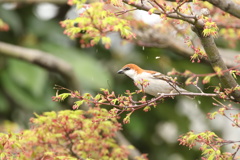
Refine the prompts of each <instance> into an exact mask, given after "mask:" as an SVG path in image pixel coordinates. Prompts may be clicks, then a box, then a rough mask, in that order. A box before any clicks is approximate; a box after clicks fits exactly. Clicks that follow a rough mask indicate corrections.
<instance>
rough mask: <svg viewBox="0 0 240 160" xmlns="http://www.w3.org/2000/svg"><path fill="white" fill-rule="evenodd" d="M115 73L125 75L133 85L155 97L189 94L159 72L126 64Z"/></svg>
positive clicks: (170, 78)
mask: <svg viewBox="0 0 240 160" xmlns="http://www.w3.org/2000/svg"><path fill="white" fill-rule="evenodd" d="M117 73H118V74H125V75H127V76H128V77H130V78H131V79H133V81H134V83H135V85H136V86H137V87H138V88H139V89H140V90H142V91H143V92H144V93H147V94H149V95H152V96H155V97H158V96H159V95H160V94H162V93H165V94H168V93H179V94H181V93H183V92H185V93H190V92H189V91H187V90H185V89H183V88H181V87H179V86H178V83H177V82H175V80H174V79H173V78H172V77H169V76H166V75H164V74H162V73H160V72H156V71H152V70H144V69H142V68H140V67H139V66H137V65H136V64H126V65H125V66H123V67H122V68H121V69H120V70H119V71H118V72H117Z"/></svg>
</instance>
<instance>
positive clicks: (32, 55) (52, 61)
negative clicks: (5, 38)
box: [0, 42, 80, 90]
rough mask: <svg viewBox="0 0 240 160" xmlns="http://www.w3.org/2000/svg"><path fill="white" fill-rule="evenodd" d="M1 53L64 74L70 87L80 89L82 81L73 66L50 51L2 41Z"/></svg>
mask: <svg viewBox="0 0 240 160" xmlns="http://www.w3.org/2000/svg"><path fill="white" fill-rule="evenodd" d="M0 54H2V55H5V56H9V57H13V58H17V59H22V60H24V61H27V62H30V63H33V64H36V65H38V66H40V67H43V68H46V69H47V70H49V71H54V72H57V73H59V74H60V75H62V76H63V78H64V79H65V81H66V82H67V83H68V85H69V87H70V88H72V89H75V90H76V89H77V90H78V89H80V83H79V81H78V80H77V78H76V76H75V73H74V71H73V68H72V66H71V65H70V64H68V63H67V62H65V61H64V60H62V59H60V58H58V57H55V56H53V55H51V54H50V53H47V52H42V51H39V50H36V49H28V48H24V47H19V46H16V45H12V44H7V43H4V42H0Z"/></svg>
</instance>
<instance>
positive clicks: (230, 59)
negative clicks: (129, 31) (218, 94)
mask: <svg viewBox="0 0 240 160" xmlns="http://www.w3.org/2000/svg"><path fill="white" fill-rule="evenodd" d="M159 30H161V29H158V28H153V27H150V26H148V25H146V26H145V27H144V28H143V27H141V28H140V29H138V28H134V33H135V34H136V36H137V38H136V39H135V42H136V43H137V44H139V45H141V46H145V47H157V48H168V49H170V50H172V51H173V52H174V53H176V54H178V55H180V56H183V57H186V58H189V57H190V56H192V55H193V54H194V51H193V50H192V49H191V48H190V47H188V46H187V45H186V44H185V43H184V42H183V39H180V38H178V37H173V36H170V35H166V33H164V32H160V31H159ZM197 45H198V44H197ZM200 45H201V44H200V43H199V46H200ZM218 50H219V53H220V55H221V57H222V59H223V61H224V63H225V64H226V65H227V67H229V68H231V67H235V66H237V65H238V63H236V62H235V58H234V57H235V56H237V55H239V52H237V51H234V50H230V49H223V48H218ZM203 61H205V62H207V63H209V61H208V60H205V59H203ZM238 69H240V68H238Z"/></svg>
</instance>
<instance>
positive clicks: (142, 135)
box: [0, 3, 238, 160]
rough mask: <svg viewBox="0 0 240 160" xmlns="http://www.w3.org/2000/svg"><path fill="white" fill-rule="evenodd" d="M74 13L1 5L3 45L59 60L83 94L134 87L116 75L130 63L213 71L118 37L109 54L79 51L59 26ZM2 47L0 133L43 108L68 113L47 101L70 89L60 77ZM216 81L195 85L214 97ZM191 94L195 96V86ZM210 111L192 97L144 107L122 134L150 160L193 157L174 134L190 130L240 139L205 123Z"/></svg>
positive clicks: (207, 102)
mask: <svg viewBox="0 0 240 160" xmlns="http://www.w3.org/2000/svg"><path fill="white" fill-rule="evenodd" d="M137 15H138V17H137V18H139V16H140V18H141V17H144V14H143V15H142V16H141V14H140V13H137ZM76 16H77V11H76V10H75V8H72V7H70V6H68V5H67V4H66V3H58V4H57V3H55V4H53V3H0V18H1V19H2V20H3V21H5V22H6V23H7V24H8V25H9V28H10V29H9V31H6V32H0V42H4V43H8V44H12V45H14V46H21V47H23V48H27V49H35V50H40V51H43V52H44V53H45V54H47V55H52V56H54V57H56V58H58V59H61V60H62V61H64V62H65V64H66V65H68V66H66V67H69V66H70V67H72V68H73V74H74V75H75V76H76V77H75V78H76V80H77V83H78V85H79V88H74V89H76V90H80V91H81V92H82V93H85V92H88V93H91V94H97V93H98V92H99V90H100V88H107V89H109V90H111V91H115V93H116V94H123V93H124V92H125V91H126V90H127V89H129V90H131V91H134V90H136V87H135V86H134V84H133V83H132V80H130V79H129V78H128V77H126V76H124V75H118V74H117V71H118V70H119V69H120V68H121V67H122V66H123V65H125V64H127V63H135V64H137V65H139V66H140V67H142V68H144V69H150V70H157V71H160V72H162V73H165V74H166V73H167V72H169V71H171V70H172V69H173V68H175V69H176V70H177V71H180V72H184V71H185V70H190V71H192V72H194V73H211V72H213V71H212V68H211V67H210V65H209V64H207V63H191V61H190V58H189V57H188V58H186V57H184V56H181V55H180V54H176V53H175V52H174V51H173V50H171V49H169V48H168V47H166V46H165V47H160V48H155V47H142V46H139V45H135V44H134V43H129V42H124V43H123V42H122V41H121V39H120V38H119V36H118V35H117V34H115V33H112V34H109V36H110V37H111V38H112V46H111V48H110V49H109V50H107V49H105V48H104V46H102V45H101V44H99V45H97V46H95V47H92V48H85V49H82V48H80V46H79V43H78V40H71V39H70V38H69V37H67V36H66V35H64V34H63V30H64V29H63V28H61V26H60V25H59V22H60V21H62V20H65V19H67V18H74V17H76ZM152 18H153V19H151V22H150V24H151V23H152V22H155V21H158V19H157V18H156V17H154V15H153V16H152ZM147 19H148V18H147ZM149 19H150V18H149ZM169 36H171V35H169ZM173 38H174V37H173ZM2 45H3V44H2ZM218 45H221V46H224V43H221V41H219V43H218ZM1 50H2V49H1V45H0V128H3V127H4V126H5V127H6V126H8V128H10V129H12V130H14V131H18V130H19V129H23V128H28V120H29V118H30V117H32V116H33V113H34V112H35V113H38V114H41V113H42V112H44V111H51V110H62V109H71V106H70V105H69V104H67V103H65V102H63V103H58V102H53V101H52V99H51V97H52V96H54V95H55V92H56V91H55V90H54V89H53V87H54V85H55V84H58V85H61V86H64V87H66V88H71V87H72V84H69V83H70V82H69V81H66V78H64V76H62V75H61V74H60V73H59V72H55V71H50V70H48V69H47V68H43V67H40V66H39V65H36V64H34V63H29V62H26V61H25V60H22V59H21V58H17V57H13V56H8V55H7V54H3V52H1ZM51 58H52V57H51ZM46 61H47V59H46ZM63 67H64V66H63ZM178 79H179V81H180V82H184V80H185V78H183V77H178ZM218 83H219V82H218V80H217V79H213V80H212V81H211V83H210V84H208V85H201V84H200V87H201V88H202V89H203V90H204V91H205V92H213V88H211V87H209V86H212V85H216V84H218ZM189 89H190V90H191V91H195V92H198V91H197V89H196V88H194V87H190V88H189ZM135 98H138V97H135ZM150 98H152V97H149V99H150ZM107 108H109V107H107ZM214 110H215V108H214V107H213V106H212V99H211V98H208V97H197V98H195V99H194V100H191V99H188V98H186V97H177V98H175V99H167V100H165V101H164V103H161V104H159V105H158V106H157V107H156V108H152V109H151V111H149V112H147V113H146V112H144V111H142V110H138V111H136V112H134V114H133V115H132V116H131V123H130V124H124V125H123V128H124V129H123V131H122V132H123V134H124V135H125V136H126V138H127V139H128V140H129V141H130V142H131V143H132V144H133V145H134V146H135V147H136V148H138V149H139V150H140V151H141V152H142V153H147V154H148V156H149V158H150V159H151V160H155V159H166V160H192V159H198V158H199V157H200V151H198V150H195V149H193V150H191V151H189V149H188V148H187V147H183V146H179V144H178V141H177V139H178V136H179V135H181V134H184V133H186V132H187V131H189V130H194V131H195V132H203V131H205V130H213V131H215V132H216V133H217V134H219V136H221V135H223V136H224V135H225V136H229V137H231V139H233V138H232V137H234V135H232V134H238V132H234V133H233V132H232V131H230V130H229V129H228V127H230V128H231V126H230V125H229V124H230V122H229V123H228V122H227V121H223V123H220V120H222V119H218V118H217V119H216V120H213V121H210V120H208V119H207V118H206V113H207V112H210V111H214ZM122 116H123V117H124V114H123V115H122ZM217 120H218V121H217ZM120 121H121V120H120ZM216 121H217V123H216ZM218 124H219V125H218ZM1 126H2V127H1ZM223 128H225V129H223ZM2 130H4V129H2Z"/></svg>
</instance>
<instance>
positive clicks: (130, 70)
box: [117, 64, 143, 79]
mask: <svg viewBox="0 0 240 160" xmlns="http://www.w3.org/2000/svg"><path fill="white" fill-rule="evenodd" d="M142 71H143V69H141V68H140V67H138V66H137V65H135V64H126V65H125V66H123V67H122V68H121V69H120V70H119V71H118V72H117V73H118V74H125V75H127V76H128V77H130V78H132V79H134V77H135V76H137V75H138V74H140V73H142Z"/></svg>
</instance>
